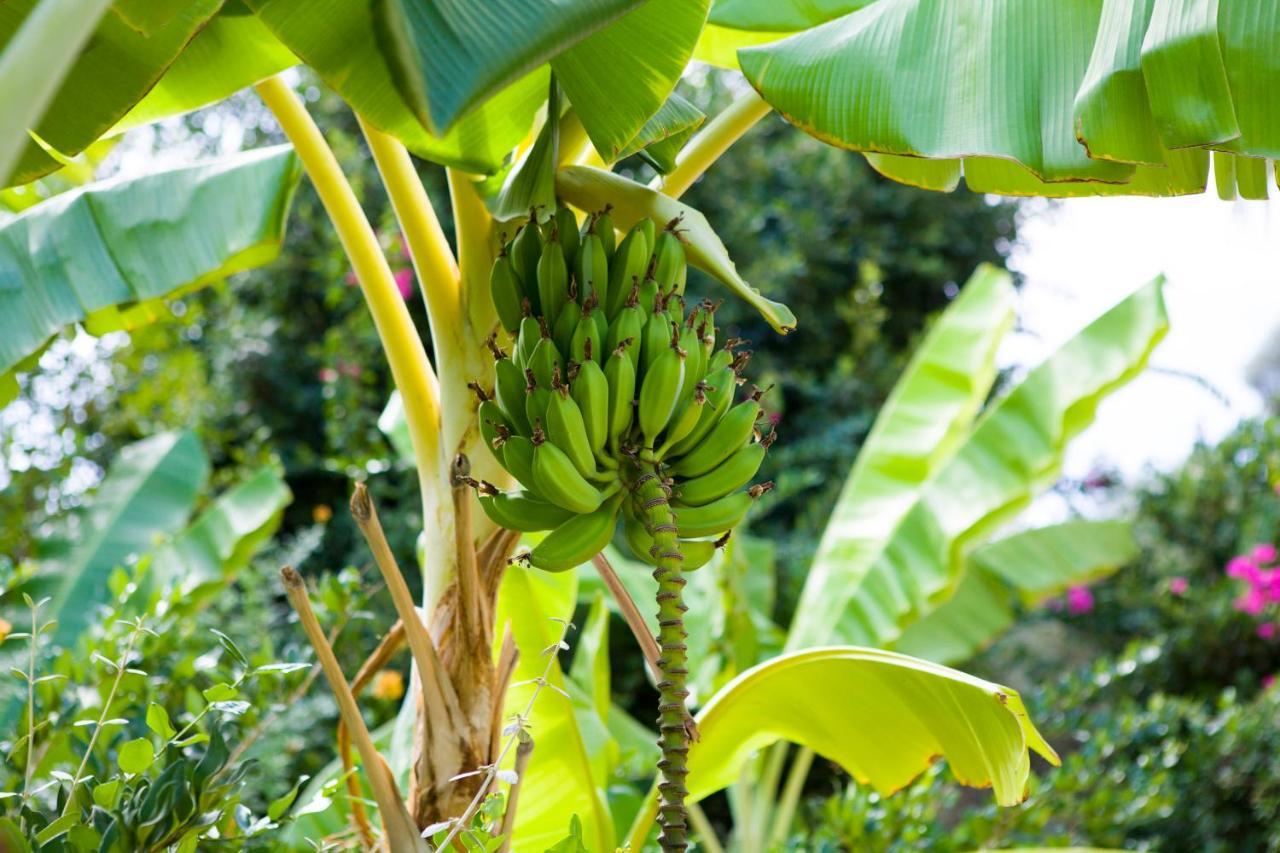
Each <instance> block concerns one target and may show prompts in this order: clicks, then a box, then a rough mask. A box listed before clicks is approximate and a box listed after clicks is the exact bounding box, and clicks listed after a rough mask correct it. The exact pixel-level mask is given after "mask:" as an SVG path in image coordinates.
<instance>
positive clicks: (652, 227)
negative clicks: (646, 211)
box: [635, 218, 658, 255]
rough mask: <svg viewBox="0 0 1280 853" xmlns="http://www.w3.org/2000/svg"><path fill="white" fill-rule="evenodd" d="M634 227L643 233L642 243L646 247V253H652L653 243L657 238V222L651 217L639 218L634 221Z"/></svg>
mask: <svg viewBox="0 0 1280 853" xmlns="http://www.w3.org/2000/svg"><path fill="white" fill-rule="evenodd" d="M635 227H636V228H638V229H640V233H641V234H643V235H644V245H645V248H646V249H648V254H650V255H652V254H653V245H654V243H655V242H656V241H657V238H658V224H657V223H656V222H654V221H653V220H652V219H647V218H646V219H641V220H640V221H639V222H637V223H636V226H635Z"/></svg>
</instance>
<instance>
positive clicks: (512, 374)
mask: <svg viewBox="0 0 1280 853" xmlns="http://www.w3.org/2000/svg"><path fill="white" fill-rule="evenodd" d="M493 372H494V383H493V389H494V394H495V396H496V397H497V399H498V405H499V406H501V407H502V411H503V412H504V413H505V414H506V416H507V419H508V420H509V421H510V422H511V426H512V427H513V428H514V429H515V431H516V432H518V433H520V434H521V435H528V434H529V427H530V424H529V419H528V417H526V416H525V411H524V409H525V402H524V389H525V377H524V373H523V372H522V371H521V370H520V368H519V367H517V366H516V363H515V362H514V361H512V360H511V359H509V358H503V359H499V360H498V361H496V362H494V365H493Z"/></svg>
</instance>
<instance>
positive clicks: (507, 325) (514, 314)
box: [489, 249, 524, 336]
mask: <svg viewBox="0 0 1280 853" xmlns="http://www.w3.org/2000/svg"><path fill="white" fill-rule="evenodd" d="M489 295H490V296H492V297H493V307H494V308H495V309H497V312H498V322H500V323H502V328H504V329H506V330H507V332H508V333H510V334H511V335H512V336H514V335H515V333H516V331H517V330H518V329H519V328H520V319H521V318H522V317H523V316H524V312H523V311H521V309H520V302H521V300H522V299H524V292H523V291H522V290H521V288H520V281H519V280H518V279H517V278H516V273H515V270H514V269H512V267H511V258H510V257H508V256H507V252H506V250H505V249H504V250H503V251H502V254H500V255H498V259H497V260H496V261H494V262H493V269H492V270H490V271H489Z"/></svg>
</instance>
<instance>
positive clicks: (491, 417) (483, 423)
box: [476, 400, 514, 447]
mask: <svg viewBox="0 0 1280 853" xmlns="http://www.w3.org/2000/svg"><path fill="white" fill-rule="evenodd" d="M476 420H477V421H478V422H479V424H480V435H481V437H482V438H484V443H485V444H487V445H489V447H493V446H494V445H495V442H498V440H499V439H502V440H505V439H506V438H508V437H510V436H511V435H512V433H513V432H514V429H513V428H512V426H511V421H510V420H509V419H508V418H507V416H506V413H505V412H503V411H502V407H501V406H499V405H498V401H497V400H482V401H481V403H480V408H478V409H477V410H476Z"/></svg>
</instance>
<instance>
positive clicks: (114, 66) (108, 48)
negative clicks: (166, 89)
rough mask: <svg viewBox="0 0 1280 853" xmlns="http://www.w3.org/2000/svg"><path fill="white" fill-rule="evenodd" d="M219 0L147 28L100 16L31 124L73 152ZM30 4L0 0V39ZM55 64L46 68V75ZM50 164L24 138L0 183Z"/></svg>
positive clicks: (106, 123)
mask: <svg viewBox="0 0 1280 853" xmlns="http://www.w3.org/2000/svg"><path fill="white" fill-rule="evenodd" d="M222 2H223V0H191V2H188V3H185V4H183V5H182V8H181V9H180V10H179V11H178V13H177V14H176V15H175V16H174V17H173V18H171V19H170V20H168V21H167V22H166V23H164V24H163V25H162V26H159V27H157V28H155V29H154V30H153V31H151V32H150V33H144V32H141V31H139V30H137V29H135V28H134V27H132V26H131V25H130V24H129V22H128V21H126V20H125V19H124V18H123V17H121V16H120V15H117V14H109V15H104V16H103V17H102V19H101V20H100V21H99V23H98V26H97V28H96V29H95V30H94V33H93V36H92V37H91V38H90V39H89V41H88V42H87V43H86V45H85V47H84V49H83V50H82V51H80V52H79V54H78V55H77V56H76V58H75V62H74V64H73V65H72V66H71V67H70V69H69V70H67V71H66V72H65V77H64V79H63V81H62V83H61V85H60V86H59V87H58V91H57V94H56V95H55V96H54V97H53V99H52V101H51V102H49V104H48V107H47V108H46V109H45V110H44V111H43V112H42V114H41V115H40V119H39V121H38V122H36V123H35V125H34V126H33V127H32V128H31V129H32V131H33V132H34V133H35V134H36V135H37V136H38V137H39V138H40V140H41V142H42V143H43V144H44V145H47V146H48V147H49V148H51V149H52V150H53V151H55V152H58V153H59V154H61V155H66V156H70V155H74V154H79V153H80V152H81V151H83V150H84V149H85V148H87V147H89V146H90V145H91V144H93V142H94V141H96V140H97V139H98V138H99V137H100V136H102V135H103V134H105V133H106V132H107V131H109V130H110V129H111V127H112V126H113V125H115V124H116V122H118V121H120V119H121V118H123V117H124V115H125V113H127V112H128V111H129V109H130V108H132V107H133V105H134V104H136V103H138V101H140V100H141V99H142V97H143V95H145V94H146V93H147V91H148V90H149V89H150V88H151V87H152V86H154V85H155V83H156V81H158V80H159V79H160V77H161V75H162V74H163V73H164V71H165V69H166V68H168V67H169V65H170V64H171V63H172V62H173V61H174V60H175V59H176V58H177V57H178V54H180V53H181V52H182V50H183V48H184V47H186V45H187V43H188V42H189V41H191V39H192V38H193V37H194V36H195V35H196V33H198V32H199V31H200V28H201V27H203V26H204V25H205V24H206V23H207V22H208V21H209V19H210V18H211V17H212V16H213V15H214V13H215V12H217V11H218V8H219V7H220V6H221V5H222ZM35 5H36V0H9V2H6V3H3V4H0V45H3V44H6V43H8V42H9V40H10V39H11V38H12V37H13V34H14V32H15V31H16V30H17V28H18V26H19V24H20V23H21V22H22V20H23V19H24V18H25V16H26V15H27V14H28V12H29V11H30V10H31V9H32V8H33V7H34V6H35ZM90 8H91V7H90ZM86 11H89V10H88V9H87V10H86ZM57 59H58V56H57V55H56V54H54V55H51V56H49V57H40V58H39V59H38V60H37V61H39V62H41V63H42V65H43V63H45V62H54V61H56V60H57ZM63 67H65V66H63ZM59 70H60V69H57V68H54V69H48V71H49V73H52V74H54V75H56V74H58V73H59ZM6 130H7V128H6ZM58 165H59V162H58V159H56V158H55V157H51V156H50V155H49V154H48V153H46V152H45V150H44V149H43V148H42V147H41V145H39V144H37V143H36V142H34V141H29V142H28V144H27V146H26V150H25V152H24V153H23V155H22V157H21V159H20V160H19V161H18V164H17V167H16V170H15V171H14V173H13V175H12V176H11V177H10V178H9V179H8V180H6V181H5V182H4V183H5V184H6V185H7V184H10V183H27V182H28V181H31V180H34V179H35V178H38V177H40V176H41V175H45V174H48V173H49V172H51V171H53V170H54V169H56V168H58Z"/></svg>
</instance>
